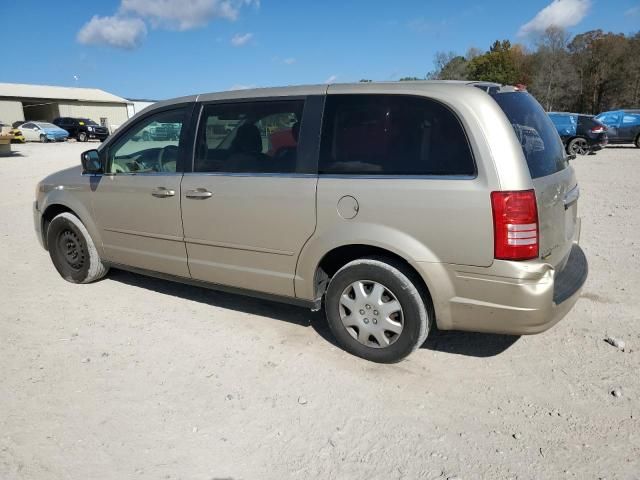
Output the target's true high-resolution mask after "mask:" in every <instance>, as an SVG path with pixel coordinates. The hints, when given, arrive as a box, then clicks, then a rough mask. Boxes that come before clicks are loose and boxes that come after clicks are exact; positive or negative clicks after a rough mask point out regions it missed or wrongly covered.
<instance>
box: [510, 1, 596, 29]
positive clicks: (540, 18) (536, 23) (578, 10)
mask: <svg viewBox="0 0 640 480" xmlns="http://www.w3.org/2000/svg"><path fill="white" fill-rule="evenodd" d="M590 7H591V0H553V2H551V3H550V4H549V5H547V6H546V7H544V8H543V9H542V10H540V11H539V12H538V13H537V14H536V16H535V17H533V18H532V19H531V20H530V21H528V22H527V23H525V24H524V25H522V26H521V27H520V30H518V36H520V37H523V36H526V35H530V34H532V33H540V32H544V31H545V30H546V29H547V28H549V27H552V26H553V27H560V28H568V27H573V26H575V25H577V24H578V23H580V22H581V21H582V19H583V18H584V17H585V16H586V15H587V13H588V12H589V8H590Z"/></svg>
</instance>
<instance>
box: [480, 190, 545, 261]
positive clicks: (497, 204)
mask: <svg viewBox="0 0 640 480" xmlns="http://www.w3.org/2000/svg"><path fill="white" fill-rule="evenodd" d="M491 208H492V210H493V234H494V240H493V241H494V257H495V258H496V259H499V260H528V259H530V258H537V256H538V247H539V244H540V234H539V231H538V207H537V205H536V193H535V191H533V190H522V191H512V192H491Z"/></svg>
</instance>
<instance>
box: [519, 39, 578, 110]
mask: <svg viewBox="0 0 640 480" xmlns="http://www.w3.org/2000/svg"><path fill="white" fill-rule="evenodd" d="M569 38H570V37H569V35H568V34H567V32H566V31H565V30H564V29H562V28H558V27H549V28H547V29H546V30H545V31H544V33H542V34H540V35H539V37H538V38H537V40H536V45H537V50H536V52H535V53H534V54H533V55H532V65H533V68H532V70H533V71H534V72H535V73H534V74H533V76H532V81H531V87H530V91H531V93H533V94H534V95H535V96H536V97H537V98H538V100H539V101H540V103H542V106H543V107H544V108H545V109H546V110H548V111H549V110H568V109H571V107H573V103H574V102H573V101H572V99H573V98H574V97H575V95H576V94H577V91H578V90H577V87H576V83H577V82H576V79H577V76H576V74H575V72H574V69H573V66H572V64H571V60H570V55H569V51H568V50H567V45H568V44H569Z"/></svg>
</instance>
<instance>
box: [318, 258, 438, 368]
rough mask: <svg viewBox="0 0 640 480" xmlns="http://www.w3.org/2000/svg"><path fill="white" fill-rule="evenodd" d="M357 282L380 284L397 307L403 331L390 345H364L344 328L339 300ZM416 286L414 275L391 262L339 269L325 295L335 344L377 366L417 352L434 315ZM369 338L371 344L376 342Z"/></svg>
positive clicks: (365, 261) (364, 262)
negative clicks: (399, 311)
mask: <svg viewBox="0 0 640 480" xmlns="http://www.w3.org/2000/svg"><path fill="white" fill-rule="evenodd" d="M358 281H364V282H365V283H366V282H376V283H379V284H381V285H382V286H383V287H385V289H387V290H388V291H389V292H390V293H392V294H393V295H394V296H395V298H396V299H397V301H398V302H399V303H400V306H401V308H402V331H401V332H400V333H399V335H398V336H397V338H395V339H394V340H393V341H392V343H391V344H390V345H387V346H384V347H380V346H378V347H375V346H368V345H365V344H364V343H361V342H360V341H358V339H356V338H355V337H354V336H352V334H351V333H349V331H348V330H347V327H345V325H344V324H343V321H342V320H341V316H340V312H341V306H340V299H341V296H342V294H343V292H344V291H345V289H347V288H349V286H350V285H351V284H352V283H354V282H358ZM418 285H419V283H418V282H417V279H416V278H415V274H414V273H413V272H411V271H410V270H409V269H408V268H406V267H405V266H404V265H402V264H400V263H399V262H396V261H394V260H392V259H385V258H377V257H376V258H362V259H358V260H354V261H352V262H349V263H348V264H347V265H345V266H344V267H342V268H341V269H340V270H338V272H336V274H335V275H334V276H333V277H332V278H331V282H330V283H329V287H328V288H327V292H326V295H325V313H326V316H327V322H328V324H329V327H330V328H331V331H332V332H333V335H334V336H335V338H336V340H337V342H338V344H339V345H340V346H341V347H342V348H343V349H345V350H346V351H347V352H349V353H352V354H354V355H357V356H358V357H362V358H364V359H366V360H370V361H373V362H379V363H395V362H398V361H400V360H402V359H403V358H405V357H406V356H407V355H409V354H410V353H411V352H413V351H414V350H416V349H417V348H418V347H420V346H421V345H422V344H423V343H424V341H425V340H426V339H427V335H428V334H429V327H430V324H431V315H430V313H429V312H432V311H433V310H432V308H431V306H430V300H429V298H428V294H426V292H425V293H424V294H422V293H421V292H420V288H419V286H418ZM374 308H375V307H374ZM376 314H377V313H376ZM364 321H365V322H366V319H365V320H364ZM376 323H377V322H376ZM385 335H386V332H385ZM369 338H370V340H369V343H370V344H371V343H372V340H375V339H373V338H371V337H369ZM378 345H379V344H378Z"/></svg>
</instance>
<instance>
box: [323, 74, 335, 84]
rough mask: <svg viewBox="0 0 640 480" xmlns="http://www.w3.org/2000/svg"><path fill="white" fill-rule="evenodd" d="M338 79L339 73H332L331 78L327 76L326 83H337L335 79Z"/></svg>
mask: <svg viewBox="0 0 640 480" xmlns="http://www.w3.org/2000/svg"><path fill="white" fill-rule="evenodd" d="M337 79H338V76H337V75H331V76H330V77H329V78H327V79H326V80H325V81H324V83H335V81H336V80H337Z"/></svg>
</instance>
